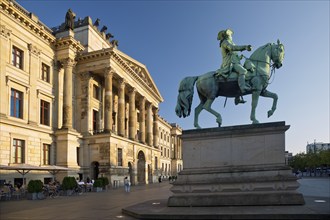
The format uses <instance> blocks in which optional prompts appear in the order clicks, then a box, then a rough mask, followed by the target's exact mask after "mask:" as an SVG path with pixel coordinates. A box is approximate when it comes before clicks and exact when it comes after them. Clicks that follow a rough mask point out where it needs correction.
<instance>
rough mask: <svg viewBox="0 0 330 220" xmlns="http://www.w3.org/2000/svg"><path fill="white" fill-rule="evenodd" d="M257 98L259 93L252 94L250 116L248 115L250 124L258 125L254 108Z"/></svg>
mask: <svg viewBox="0 0 330 220" xmlns="http://www.w3.org/2000/svg"><path fill="white" fill-rule="evenodd" d="M259 96H260V92H259V91H253V92H252V103H251V115H250V119H251V121H252V124H259V121H258V120H257V119H256V108H257V105H258V101H259Z"/></svg>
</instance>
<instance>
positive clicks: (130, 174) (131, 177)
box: [128, 162, 135, 185]
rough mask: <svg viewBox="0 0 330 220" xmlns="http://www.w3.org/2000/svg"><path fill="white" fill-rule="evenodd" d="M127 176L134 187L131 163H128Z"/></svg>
mask: <svg viewBox="0 0 330 220" xmlns="http://www.w3.org/2000/svg"><path fill="white" fill-rule="evenodd" d="M128 175H129V179H130V181H131V184H132V185H135V179H134V175H133V166H132V163H131V162H128Z"/></svg>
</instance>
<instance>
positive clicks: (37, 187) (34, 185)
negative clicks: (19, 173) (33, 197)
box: [27, 180, 43, 193]
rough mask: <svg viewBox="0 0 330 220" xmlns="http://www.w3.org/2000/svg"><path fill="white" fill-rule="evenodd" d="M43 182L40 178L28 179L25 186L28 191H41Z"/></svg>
mask: <svg viewBox="0 0 330 220" xmlns="http://www.w3.org/2000/svg"><path fill="white" fill-rule="evenodd" d="M42 187H43V183H42V182H41V180H30V181H29V183H28V186H27V190H28V192H29V193H38V192H42Z"/></svg>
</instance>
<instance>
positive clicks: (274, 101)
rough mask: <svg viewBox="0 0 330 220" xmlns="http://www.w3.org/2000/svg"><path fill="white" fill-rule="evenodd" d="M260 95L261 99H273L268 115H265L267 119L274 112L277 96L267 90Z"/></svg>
mask: <svg viewBox="0 0 330 220" xmlns="http://www.w3.org/2000/svg"><path fill="white" fill-rule="evenodd" d="M260 95H261V96H263V97H267V98H272V99H273V105H272V108H271V109H270V110H269V111H268V114H267V115H268V118H269V117H270V116H272V115H273V113H274V112H275V110H276V106H277V100H278V96H277V94H276V93H273V92H269V91H267V90H265V91H264V92H262V93H261V94H260Z"/></svg>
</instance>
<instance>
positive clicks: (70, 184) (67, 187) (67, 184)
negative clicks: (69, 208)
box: [62, 176, 78, 195]
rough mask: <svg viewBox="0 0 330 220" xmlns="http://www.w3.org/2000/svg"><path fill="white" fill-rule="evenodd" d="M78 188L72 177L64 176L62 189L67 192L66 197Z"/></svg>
mask: <svg viewBox="0 0 330 220" xmlns="http://www.w3.org/2000/svg"><path fill="white" fill-rule="evenodd" d="M77 186H78V183H77V181H76V179H75V178H74V177H73V176H66V177H64V179H63V181H62V189H63V190H64V191H66V192H67V195H70V194H71V193H72V190H73V189H74V188H76V187H77Z"/></svg>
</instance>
